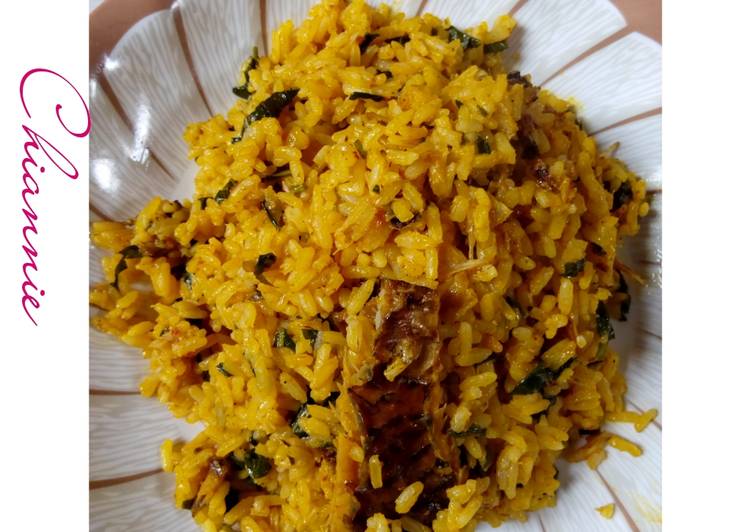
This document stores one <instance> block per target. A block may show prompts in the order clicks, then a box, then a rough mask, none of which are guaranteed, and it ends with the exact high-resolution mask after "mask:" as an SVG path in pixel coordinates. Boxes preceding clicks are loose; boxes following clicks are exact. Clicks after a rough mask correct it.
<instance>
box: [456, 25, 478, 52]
mask: <svg viewBox="0 0 751 532" xmlns="http://www.w3.org/2000/svg"><path fill="white" fill-rule="evenodd" d="M448 32H449V42H451V41H453V40H456V39H458V40H459V42H460V43H461V45H462V48H464V49H465V50H468V49H470V48H477V47H478V46H480V45H481V44H482V43H481V42H480V39H478V38H476V37H472V36H471V35H469V34H468V33H464V32H463V31H462V30H460V29H459V28H457V27H456V26H449V29H448Z"/></svg>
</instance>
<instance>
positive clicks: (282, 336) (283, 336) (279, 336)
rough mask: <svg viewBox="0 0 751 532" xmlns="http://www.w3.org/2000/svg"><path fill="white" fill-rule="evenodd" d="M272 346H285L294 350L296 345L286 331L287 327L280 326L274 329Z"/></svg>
mask: <svg viewBox="0 0 751 532" xmlns="http://www.w3.org/2000/svg"><path fill="white" fill-rule="evenodd" d="M274 347H286V348H287V349H291V350H292V351H294V350H295V348H296V347H297V346H296V344H295V341H294V340H293V339H292V337H291V336H290V335H289V333H288V332H287V329H285V328H283V327H282V328H281V329H279V330H277V331H276V334H274Z"/></svg>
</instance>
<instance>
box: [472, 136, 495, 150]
mask: <svg viewBox="0 0 751 532" xmlns="http://www.w3.org/2000/svg"><path fill="white" fill-rule="evenodd" d="M475 144H476V146H477V153H490V152H491V151H492V150H491V149H490V143H489V142H488V138H487V137H483V136H478V137H477V139H476V140H475Z"/></svg>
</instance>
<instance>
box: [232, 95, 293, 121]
mask: <svg viewBox="0 0 751 532" xmlns="http://www.w3.org/2000/svg"><path fill="white" fill-rule="evenodd" d="M298 92H300V89H288V90H286V91H280V92H275V93H274V94H272V95H271V96H269V97H268V98H266V99H265V100H264V101H262V102H261V103H259V104H258V107H256V108H255V109H254V110H253V112H252V113H250V114H249V115H248V116H247V117H246V118H245V125H248V124H251V123H253V122H255V121H256V120H261V119H262V118H278V117H279V115H280V114H281V113H282V110H283V109H284V108H285V107H287V106H288V105H289V104H290V103H292V100H294V99H295V96H297V93H298Z"/></svg>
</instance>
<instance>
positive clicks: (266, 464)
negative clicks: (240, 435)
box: [245, 450, 271, 482]
mask: <svg viewBox="0 0 751 532" xmlns="http://www.w3.org/2000/svg"><path fill="white" fill-rule="evenodd" d="M245 469H246V470H247V471H248V476H249V477H250V479H251V480H252V481H253V482H255V481H256V480H258V479H259V478H263V477H265V476H266V475H268V473H269V471H271V460H269V459H268V458H266V457H265V456H263V455H260V454H258V453H256V452H255V450H253V451H250V452H249V453H248V454H247V455H246V456H245Z"/></svg>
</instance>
